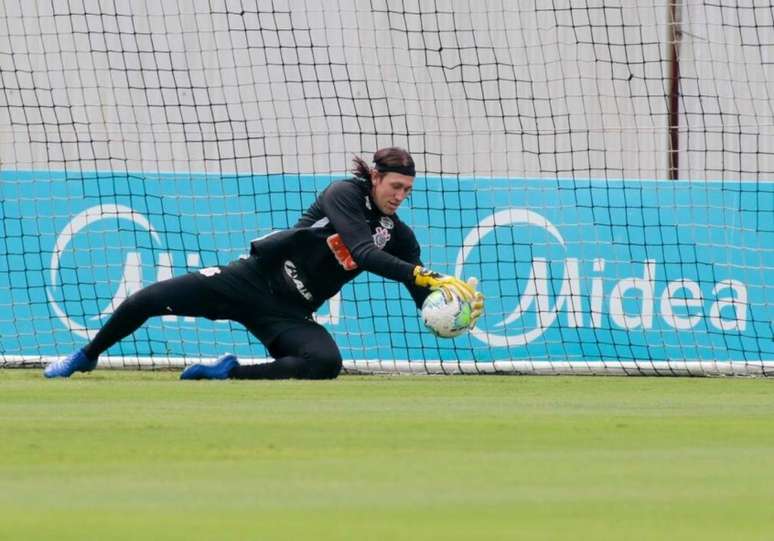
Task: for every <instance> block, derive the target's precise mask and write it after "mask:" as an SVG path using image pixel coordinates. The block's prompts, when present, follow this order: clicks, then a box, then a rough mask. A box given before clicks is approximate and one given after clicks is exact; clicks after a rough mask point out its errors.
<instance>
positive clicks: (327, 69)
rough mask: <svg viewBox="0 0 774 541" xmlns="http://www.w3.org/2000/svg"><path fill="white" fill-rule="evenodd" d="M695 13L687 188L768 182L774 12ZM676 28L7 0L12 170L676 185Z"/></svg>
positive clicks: (315, 0) (451, 8) (432, 11)
mask: <svg viewBox="0 0 774 541" xmlns="http://www.w3.org/2000/svg"><path fill="white" fill-rule="evenodd" d="M681 4H682V8H681V17H682V29H683V30H684V34H683V40H682V45H681V49H680V66H681V73H682V80H681V85H682V86H681V91H682V97H681V100H680V107H681V110H682V112H683V114H682V115H681V117H680V123H681V126H680V131H681V141H680V145H681V148H682V149H683V151H682V153H681V156H680V162H681V177H683V178H692V179H704V178H707V179H721V178H730V179H747V180H749V179H752V180H756V179H770V178H771V176H772V173H774V158H773V157H774V137H772V135H774V133H773V132H774V128H773V127H772V126H774V112H773V111H772V105H771V96H772V95H774V92H772V91H773V90H774V73H773V72H772V62H774V21H772V10H771V8H770V6H768V3H767V2H763V1H762V0H756V1H754V2H747V3H746V7H735V8H731V7H729V8H723V7H718V6H715V5H706V6H705V5H704V3H703V2H698V1H696V0H685V1H684V2H681ZM471 6H473V7H471ZM603 6H604V7H603ZM666 21H667V6H666V5H665V2H664V0H661V1H657V2H638V1H635V0H624V1H620V2H589V1H583V2H579V1H571V0H556V1H554V2H551V3H550V4H549V3H547V2H540V1H537V0H536V1H532V2H528V1H524V2H521V1H520V2H511V1H506V0H482V1H480V2H467V1H453V0H437V1H434V2H420V1H411V0H402V1H393V0H373V1H370V2H367V1H359V0H337V1H331V0H305V1H304V2H291V1H287V0H273V1H255V2H236V1H226V0H212V1H210V2H185V1H172V0H154V1H147V0H132V1H127V2H100V1H97V0H94V1H87V0H70V1H69V2H48V1H43V0H6V1H5V2H3V4H2V6H0V70H2V74H1V75H2V90H3V91H2V93H0V161H2V167H3V168H4V169H53V170H59V169H84V170H93V169H98V170H105V169H117V170H121V171H126V170H129V171H138V170H144V171H189V170H190V171H207V172H243V173H248V172H253V173H264V172H309V173H326V172H339V171H343V170H344V169H346V168H347V167H348V165H349V159H350V157H351V154H352V153H364V154H369V153H371V152H372V151H373V150H375V149H376V148H378V147H380V146H386V145H390V144H398V145H402V146H406V147H408V148H409V149H410V150H411V151H412V152H413V153H414V154H415V156H416V158H417V161H418V162H419V168H420V170H424V171H427V172H430V173H449V174H462V175H479V176H508V177H545V178H554V177H565V178H567V177H571V178H586V177H592V178H643V179H648V178H664V177H665V176H666V146H667V129H666V124H667V115H666V104H667V99H666V94H667V75H668V73H669V71H668V65H667V62H666V56H667V55H666V46H665V44H664V40H665V36H667V28H666Z"/></svg>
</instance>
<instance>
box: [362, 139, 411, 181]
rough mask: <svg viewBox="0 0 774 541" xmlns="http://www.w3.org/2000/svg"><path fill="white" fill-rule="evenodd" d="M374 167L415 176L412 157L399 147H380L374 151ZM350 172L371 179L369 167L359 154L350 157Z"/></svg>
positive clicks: (388, 171) (383, 170) (378, 169)
mask: <svg viewBox="0 0 774 541" xmlns="http://www.w3.org/2000/svg"><path fill="white" fill-rule="evenodd" d="M373 162H374V169H376V170H377V171H379V172H380V173H400V174H401V175H406V176H409V177H414V176H416V169H415V166H414V158H412V157H411V154H409V153H408V151H407V150H404V149H402V148H399V147H387V148H381V149H379V150H377V151H376V153H374V158H373ZM352 174H353V175H355V176H356V177H359V178H362V179H365V180H368V181H370V180H371V167H369V165H368V164H367V163H366V161H365V160H364V159H363V158H361V157H360V156H355V157H354V158H353V159H352Z"/></svg>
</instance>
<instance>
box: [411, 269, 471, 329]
mask: <svg viewBox="0 0 774 541" xmlns="http://www.w3.org/2000/svg"><path fill="white" fill-rule="evenodd" d="M414 283H415V284H416V285H418V286H420V287H427V288H429V289H432V290H436V289H440V290H441V291H443V292H444V294H447V293H452V294H454V295H457V296H458V297H459V298H460V299H462V300H464V301H466V302H469V303H470V306H471V308H472V311H471V323H470V328H471V329H472V328H473V327H475V326H476V322H477V321H478V318H480V317H481V314H483V313H484V296H483V295H482V294H481V293H480V292H478V291H476V286H477V285H478V279H476V278H474V277H471V278H468V281H467V282H463V281H462V280H460V279H459V278H456V277H454V276H448V275H446V274H439V273H437V272H433V271H431V270H430V269H426V268H424V267H421V266H419V265H417V266H416V267H415V268H414Z"/></svg>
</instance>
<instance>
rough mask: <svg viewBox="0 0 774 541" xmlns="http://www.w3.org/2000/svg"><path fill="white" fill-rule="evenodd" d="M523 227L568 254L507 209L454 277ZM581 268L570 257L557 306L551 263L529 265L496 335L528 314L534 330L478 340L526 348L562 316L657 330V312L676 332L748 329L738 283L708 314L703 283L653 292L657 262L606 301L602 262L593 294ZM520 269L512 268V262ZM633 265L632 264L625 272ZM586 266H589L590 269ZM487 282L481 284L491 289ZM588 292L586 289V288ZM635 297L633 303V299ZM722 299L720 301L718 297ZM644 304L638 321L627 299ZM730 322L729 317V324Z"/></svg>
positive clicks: (468, 244)
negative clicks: (506, 232)
mask: <svg viewBox="0 0 774 541" xmlns="http://www.w3.org/2000/svg"><path fill="white" fill-rule="evenodd" d="M513 225H526V226H533V227H537V228H540V229H543V230H544V231H545V232H546V233H548V234H549V235H550V236H551V237H552V238H553V239H554V240H555V241H556V242H557V243H558V244H559V246H561V247H562V248H563V249H565V251H566V249H567V246H566V243H565V240H564V238H563V237H562V234H561V233H560V232H559V230H558V229H557V228H556V226H554V225H553V224H552V223H551V222H549V221H548V220H547V219H546V218H544V217H543V216H541V215H540V214H538V213H536V212H533V211H531V210H526V209H518V208H510V209H505V210H501V211H499V212H496V213H495V214H493V215H491V216H489V217H487V218H485V219H483V220H481V222H479V224H478V225H477V226H476V227H474V228H473V229H472V230H471V231H470V233H468V235H467V236H466V237H465V240H464V241H463V244H462V246H463V247H462V249H461V250H460V252H459V254H458V255H457V261H456V266H455V275H456V276H458V277H462V276H463V275H464V274H465V273H464V272H463V267H464V265H465V262H466V260H467V259H468V257H469V256H470V254H471V252H472V251H473V250H474V249H476V248H477V247H478V246H479V244H480V243H481V240H482V239H483V238H484V237H485V236H486V235H488V234H490V233H491V232H493V231H494V230H495V229H496V228H498V227H508V226H513ZM581 263H582V261H581V260H580V259H578V258H575V257H567V258H566V259H565V261H564V276H563V278H562V282H561V284H562V285H561V287H560V288H559V293H558V294H556V295H554V297H555V298H554V300H553V303H552V302H551V295H550V294H549V290H550V289H554V288H552V287H551V281H552V277H551V276H550V272H549V264H548V260H547V259H546V258H541V257H534V258H533V259H532V261H531V268H530V272H529V276H528V277H527V280H526V286H525V287H524V288H523V292H522V293H521V297H520V298H519V300H518V303H517V305H516V307H515V308H514V309H513V311H512V312H511V313H510V314H509V315H508V316H507V317H505V319H503V320H502V321H501V322H499V323H497V324H495V325H494V326H493V327H494V328H495V329H496V328H503V329H507V328H508V325H510V324H512V323H514V322H516V321H518V320H520V319H521V318H522V316H524V315H525V313H527V312H528V311H529V310H530V309H531V310H532V312H531V313H532V314H533V315H534V316H535V324H534V325H531V324H530V325H528V324H524V325H523V327H524V328H525V330H521V331H520V332H518V333H507V332H500V333H496V332H494V331H493V330H492V329H490V330H488V331H487V330H484V329H481V328H475V329H473V330H472V331H471V332H472V334H473V336H475V337H476V338H477V339H479V340H481V341H482V342H484V343H486V344H489V345H490V346H493V347H518V346H524V345H526V344H529V343H530V342H533V341H535V340H536V339H538V338H539V337H540V336H542V335H543V333H545V332H546V331H547V330H548V329H549V328H550V327H551V326H552V325H554V323H555V322H556V320H557V318H558V317H559V313H560V312H561V311H564V312H565V313H566V316H567V322H566V326H567V327H573V328H578V327H587V326H590V327H592V328H599V327H602V326H603V315H604V314H607V316H608V317H609V319H610V323H611V327H612V328H615V327H618V328H621V329H625V330H634V329H644V330H648V329H651V328H653V325H654V323H653V322H654V316H655V314H656V309H655V306H658V312H659V313H660V315H661V319H662V320H663V322H664V323H665V324H666V325H667V326H668V327H670V328H672V329H674V330H688V329H692V328H694V327H696V326H697V325H699V323H700V322H701V321H702V319H703V318H704V316H705V315H706V316H707V319H708V324H709V325H711V326H712V327H714V328H715V329H717V330H720V331H738V332H744V330H745V329H746V327H747V310H748V306H747V287H746V286H745V285H744V284H743V283H742V282H740V281H738V280H730V279H728V280H720V281H718V282H717V283H715V284H714V286H713V288H712V293H711V294H712V296H713V300H712V302H711V304H710V305H709V307H708V309H707V310H706V312H705V311H703V308H706V306H705V299H704V294H703V292H702V290H701V287H700V286H699V284H698V283H696V282H695V281H693V280H689V279H686V278H680V279H677V280H673V281H670V282H669V283H667V284H666V287H664V289H663V291H661V292H657V291H656V283H657V282H656V278H657V274H658V272H659V271H658V263H657V262H656V260H654V259H647V260H645V261H644V262H643V267H642V272H641V274H638V275H637V276H632V277H627V278H623V279H620V280H618V281H617V282H616V283H615V285H614V286H613V288H612V290H611V291H610V293H609V295H608V296H607V299H606V298H605V291H604V283H605V280H607V281H608V282H610V281H611V280H614V278H613V277H611V276H607V277H606V276H605V275H604V274H603V273H604V271H605V269H606V267H607V262H606V260H605V259H604V258H595V259H594V260H593V261H591V262H590V263H591V267H592V272H591V273H590V274H592V275H593V276H591V287H590V291H588V292H587V291H586V290H584V288H583V287H582V284H584V283H586V282H588V279H587V278H586V277H584V279H582V277H581V274H580V269H581ZM514 264H515V262H514ZM632 264H633V263H632V262H630V263H629V265H628V266H631V265H632ZM587 265H588V262H587ZM486 283H487V280H486V277H484V280H482V284H483V285H486ZM587 289H588V288H587ZM632 293H633V295H632ZM721 293H723V294H725V295H724V296H721V295H720V294H721ZM627 294H629V295H630V298H631V297H635V298H637V299H638V300H639V307H640V310H639V313H636V314H632V313H627V312H626V310H625V308H624V301H625V298H626V295H627ZM498 301H499V299H497V298H493V296H491V295H490V298H489V301H488V307H487V308H488V309H489V310H490V312H491V310H492V309H493V308H494V306H496V303H498ZM729 316H731V317H729Z"/></svg>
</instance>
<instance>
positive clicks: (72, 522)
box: [0, 370, 774, 541]
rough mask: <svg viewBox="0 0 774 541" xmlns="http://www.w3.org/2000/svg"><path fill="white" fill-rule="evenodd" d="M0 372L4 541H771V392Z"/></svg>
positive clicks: (724, 386) (741, 382)
mask: <svg viewBox="0 0 774 541" xmlns="http://www.w3.org/2000/svg"><path fill="white" fill-rule="evenodd" d="M176 378H177V374H175V373H147V372H145V373H143V372H112V371H97V372H95V373H93V374H89V375H86V376H84V375H76V376H74V377H73V378H72V379H71V380H65V381H46V380H44V379H42V377H41V373H40V371H37V370H35V371H28V370H0V539H14V540H16V539H18V540H32V539H56V540H70V539H73V540H76V539H77V540H87V539H111V540H122V539H132V540H137V539H143V540H157V539H159V540H162V539H163V540H166V539H176V540H177V539H179V540H198V539H207V540H237V539H238V540H244V539H293V540H298V539H301V540H306V539H310V540H327V539H357V540H372V539H374V540H377V539H395V540H398V539H400V540H416V539H437V540H444V541H451V540H460V541H471V540H473V539H484V540H506V539H507V540H513V539H530V540H542V539H561V540H566V539H593V540H616V541H619V540H622V539H623V540H625V541H631V540H637V539H692V540H694V539H695V540H701V541H705V540H713V539H718V540H721V539H722V540H729V539H735V540H737V539H760V540H764V539H766V540H769V539H774V381H770V380H764V379H661V378H610V377H600V378H593V377H575V378H565V377H481V376H479V377H476V376H469V377H462V376H457V377H352V376H346V377H342V378H339V379H338V380H336V381H330V382H180V381H178V380H177V379H176Z"/></svg>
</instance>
